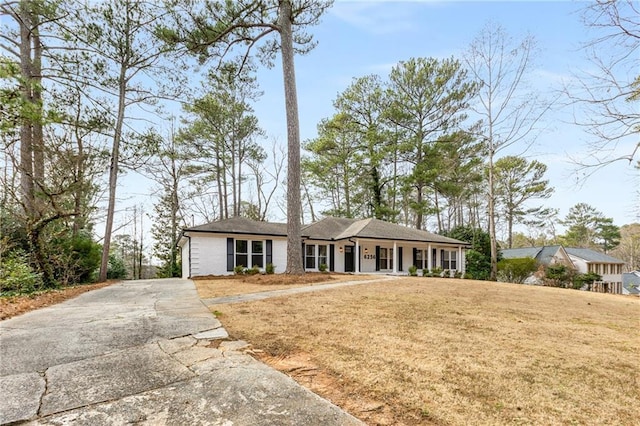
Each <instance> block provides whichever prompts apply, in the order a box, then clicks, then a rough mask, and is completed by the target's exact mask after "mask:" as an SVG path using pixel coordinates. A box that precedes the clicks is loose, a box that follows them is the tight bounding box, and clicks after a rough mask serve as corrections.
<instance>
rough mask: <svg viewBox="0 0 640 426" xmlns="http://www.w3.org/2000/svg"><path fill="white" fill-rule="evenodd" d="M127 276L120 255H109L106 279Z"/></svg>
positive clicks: (120, 278) (118, 278)
mask: <svg viewBox="0 0 640 426" xmlns="http://www.w3.org/2000/svg"><path fill="white" fill-rule="evenodd" d="M125 278H127V267H126V266H125V265H124V260H122V258H121V257H120V256H116V255H114V254H110V255H109V264H108V265H107V279H110V280H122V279H125Z"/></svg>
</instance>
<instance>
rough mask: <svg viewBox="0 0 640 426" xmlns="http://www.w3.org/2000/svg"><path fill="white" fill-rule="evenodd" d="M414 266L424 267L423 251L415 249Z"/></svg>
mask: <svg viewBox="0 0 640 426" xmlns="http://www.w3.org/2000/svg"><path fill="white" fill-rule="evenodd" d="M415 266H416V268H418V269H424V251H422V250H416V265H415Z"/></svg>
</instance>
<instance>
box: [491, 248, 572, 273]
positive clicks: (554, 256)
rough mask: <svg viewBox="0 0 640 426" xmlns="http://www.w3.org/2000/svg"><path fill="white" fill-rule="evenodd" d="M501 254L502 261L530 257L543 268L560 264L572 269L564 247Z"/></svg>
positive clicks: (510, 251) (518, 249) (511, 250)
mask: <svg viewBox="0 0 640 426" xmlns="http://www.w3.org/2000/svg"><path fill="white" fill-rule="evenodd" d="M501 253H502V258H503V259H524V258H526V257H530V258H532V259H535V260H536V262H538V263H539V264H540V265H544V266H549V265H557V264H562V265H566V266H570V267H572V268H573V267H574V265H573V262H572V261H571V258H570V257H569V254H568V253H567V252H566V250H565V249H564V247H562V246H560V245H558V246H542V247H523V248H515V249H504V250H502V251H501Z"/></svg>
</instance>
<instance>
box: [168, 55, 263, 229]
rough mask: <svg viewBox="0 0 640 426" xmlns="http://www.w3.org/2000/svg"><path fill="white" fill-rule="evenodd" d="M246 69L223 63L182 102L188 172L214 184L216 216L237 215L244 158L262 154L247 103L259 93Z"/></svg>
mask: <svg viewBox="0 0 640 426" xmlns="http://www.w3.org/2000/svg"><path fill="white" fill-rule="evenodd" d="M249 72H250V71H249V69H247V68H245V69H239V68H237V66H236V65H235V64H233V63H227V64H225V65H224V67H223V68H222V69H220V70H219V71H218V73H217V74H216V73H213V72H211V73H209V77H208V79H207V82H206V83H205V84H204V85H203V86H204V88H205V89H206V90H207V92H206V93H205V94H204V95H202V96H200V97H198V98H196V99H194V101H193V103H192V104H187V105H185V106H184V110H185V111H186V112H187V113H189V117H188V118H187V120H186V123H187V127H186V128H184V129H183V130H182V131H181V132H180V139H182V140H183V141H182V142H181V143H182V144H183V145H185V146H190V147H191V151H190V152H189V157H190V158H191V159H192V160H193V161H191V165H190V167H189V171H190V174H191V175H192V176H194V177H196V178H197V180H198V182H197V183H198V184H199V186H200V187H201V188H203V187H206V186H207V183H209V182H212V183H215V188H214V190H215V192H217V194H218V208H219V212H220V213H219V218H220V219H226V218H229V217H233V216H239V215H240V207H241V205H242V202H243V198H242V185H243V183H244V181H246V174H247V173H246V171H245V170H246V169H247V168H248V167H247V163H248V162H249V161H251V160H254V161H255V160H258V159H264V158H265V154H264V150H263V149H262V148H261V147H260V146H259V145H258V144H257V142H256V138H257V137H260V136H262V134H263V131H262V129H260V126H259V125H258V119H257V117H256V116H255V115H254V114H253V108H252V107H251V104H250V103H251V102H252V101H254V100H256V99H257V98H258V96H259V95H260V93H259V92H258V91H257V87H256V85H255V77H253V76H251V75H250V74H249Z"/></svg>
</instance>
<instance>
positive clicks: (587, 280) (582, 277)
mask: <svg viewBox="0 0 640 426" xmlns="http://www.w3.org/2000/svg"><path fill="white" fill-rule="evenodd" d="M594 281H602V275H598V274H596V273H595V272H587V273H586V274H577V275H576V276H575V277H573V288H575V289H576V290H579V289H581V288H582V287H584V286H585V285H588V286H589V289H590V288H591V285H592V284H593V282H594Z"/></svg>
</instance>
